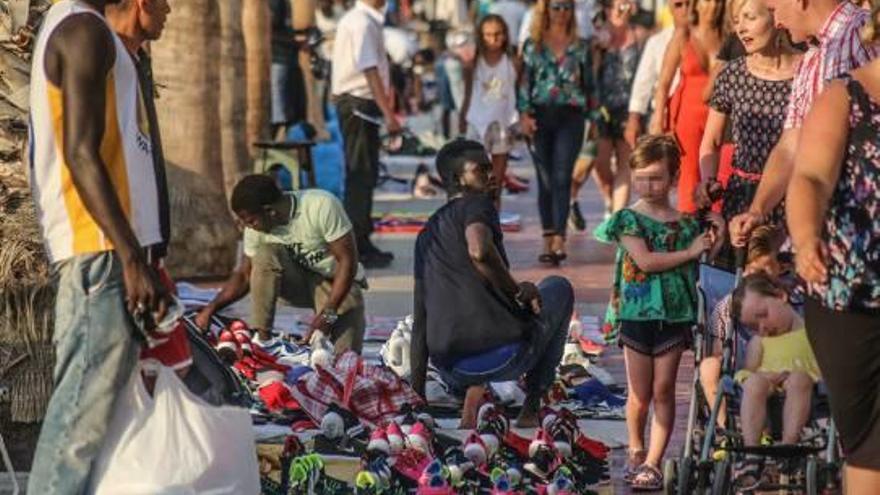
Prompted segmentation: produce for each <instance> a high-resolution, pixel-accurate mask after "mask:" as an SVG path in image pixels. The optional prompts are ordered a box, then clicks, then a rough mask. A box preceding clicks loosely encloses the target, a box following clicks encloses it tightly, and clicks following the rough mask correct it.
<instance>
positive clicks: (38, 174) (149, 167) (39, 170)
mask: <svg viewBox="0 0 880 495" xmlns="http://www.w3.org/2000/svg"><path fill="white" fill-rule="evenodd" d="M78 14H88V15H94V16H96V17H98V18H100V19H102V20H103V19H104V18H103V17H102V16H101V15H100V13H99V12H98V11H96V10H95V9H93V8H92V7H91V6H90V5H89V4H87V3H85V2H82V1H80V0H60V1H58V2H56V3H55V4H54V5H53V6H52V7H51V8H50V9H49V11H48V13H47V14H46V18H45V19H44V21H43V26H42V28H41V29H40V33H39V34H38V35H37V41H36V46H35V49H34V57H33V65H32V67H31V85H30V128H29V134H30V136H29V138H30V149H29V154H28V155H29V158H30V175H31V177H30V179H31V188H32V189H33V197H34V200H35V202H36V204H37V213H38V216H39V220H40V225H41V227H42V233H43V239H44V242H45V244H46V248H47V251H48V255H49V259H50V260H51V261H52V262H58V261H62V260H65V259H67V258H70V257H73V256H77V255H81V254H88V253H96V252H101V251H109V250H112V249H113V245H112V244H111V242H110V239H108V238H107V236H106V235H105V234H104V232H103V231H102V230H101V227H100V226H99V225H98V222H97V221H96V220H95V219H94V218H93V217H92V215H91V213H90V212H89V211H88V209H87V208H86V207H85V203H84V201H83V199H82V197H81V196H80V193H79V191H78V190H77V188H76V187H75V186H74V183H73V177H72V176H71V173H70V167H69V166H68V164H67V163H66V161H65V157H64V152H63V149H64V147H63V143H62V138H63V136H64V129H63V126H64V105H63V101H64V95H63V94H62V90H61V88H59V87H57V86H56V85H55V84H53V83H52V82H51V81H50V80H49V78H48V77H47V75H46V70H45V65H44V58H45V55H46V48H47V45H48V40H49V37H50V36H51V35H52V33H53V32H54V30H55V28H57V27H58V26H59V25H60V24H61V23H62V22H63V21H64V20H65V19H67V18H68V17H70V16H73V15H78ZM105 22H106V21H105ZM107 29H108V31H110V34H111V35H112V37H113V40H114V45H115V48H116V53H115V59H114V63H113V67H112V68H111V69H110V71H109V72H108V73H107V81H106V89H105V93H106V94H105V97H106V106H105V109H104V112H105V116H104V122H105V129H104V135H103V136H102V141H101V148H100V156H101V159H102V161H103V164H104V166H105V167H106V172H107V176H108V177H109V179H110V182H111V184H112V185H113V190H114V192H115V193H116V197H117V199H118V200H119V204H120V206H121V207H122V211H123V213H124V214H125V218H126V220H127V221H128V223H129V225H130V226H131V229H132V231H133V232H134V234H135V236H136V237H137V239H138V241H139V242H140V245H141V246H143V247H147V246H151V245H153V244H157V243H160V242H162V233H161V228H160V219H159V205H158V189H157V180H156V174H155V170H154V164H153V150H152V146H153V141H152V139H151V136H150V125H149V121H148V118H147V112H146V110H145V108H144V100H143V98H142V95H141V93H140V88H139V86H138V73H137V70H136V68H135V65H134V62H133V61H132V58H131V56H130V55H129V53H128V51H127V50H126V48H125V45H123V44H122V41H121V40H120V39H119V37H118V36H117V35H116V34H115V33H113V31H112V30H111V29H110V27H109V25H108V26H107Z"/></svg>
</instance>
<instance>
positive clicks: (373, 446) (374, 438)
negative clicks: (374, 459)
mask: <svg viewBox="0 0 880 495" xmlns="http://www.w3.org/2000/svg"><path fill="white" fill-rule="evenodd" d="M367 451H368V452H369V451H374V452H381V453H383V454H385V455H391V445H390V444H389V443H388V436H387V435H386V434H385V430H384V429H383V428H376V429H375V430H374V431H373V434H372V435H370V443H368V444H367Z"/></svg>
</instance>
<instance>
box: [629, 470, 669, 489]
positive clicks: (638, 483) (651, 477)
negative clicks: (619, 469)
mask: <svg viewBox="0 0 880 495" xmlns="http://www.w3.org/2000/svg"><path fill="white" fill-rule="evenodd" d="M629 486H630V487H632V489H633V490H634V491H637V492H639V491H646V492H654V491H657V490H660V489H662V488H663V473H661V472H660V470H659V469H657V468H655V467H654V466H650V465H648V464H642V465H641V466H639V468H638V469H637V470H636V473H635V476H633V479H632V481H631V482H630V484H629Z"/></svg>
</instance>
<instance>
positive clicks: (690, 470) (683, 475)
mask: <svg viewBox="0 0 880 495" xmlns="http://www.w3.org/2000/svg"><path fill="white" fill-rule="evenodd" d="M693 476H694V460H693V459H691V458H690V457H683V458H682V459H681V460H680V461H679V463H678V474H677V476H676V478H677V481H678V485H677V486H676V487H675V493H677V494H678V495H691V493H692V492H691V478H692V477H693Z"/></svg>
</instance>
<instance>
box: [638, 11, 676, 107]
mask: <svg viewBox="0 0 880 495" xmlns="http://www.w3.org/2000/svg"><path fill="white" fill-rule="evenodd" d="M674 33H675V28H672V27H668V28H666V29H663V30H662V31H660V32H659V33H656V34H654V35H653V36H651V37H650V38H648V41H646V42H645V48H644V50H642V59H641V60H640V61H639V68H638V70H636V77H635V79H633V85H632V90H631V91H630V94H629V112H630V113H638V114H641V115H647V114H648V109H649V108H650V106H651V102H652V100H653V99H654V88H656V87H657V81H659V80H660V71H661V70H662V68H663V58H664V56H665V55H666V48H667V47H668V46H669V42H670V41H672V35H673V34H674ZM676 85H678V73H676V74H675V79H674V80H673V81H672V85H671V86H670V87H669V91H670V92H671V91H673V90H674V89H675V87H676Z"/></svg>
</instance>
